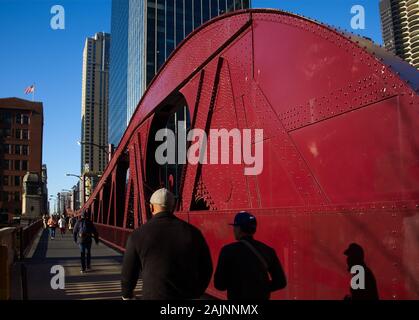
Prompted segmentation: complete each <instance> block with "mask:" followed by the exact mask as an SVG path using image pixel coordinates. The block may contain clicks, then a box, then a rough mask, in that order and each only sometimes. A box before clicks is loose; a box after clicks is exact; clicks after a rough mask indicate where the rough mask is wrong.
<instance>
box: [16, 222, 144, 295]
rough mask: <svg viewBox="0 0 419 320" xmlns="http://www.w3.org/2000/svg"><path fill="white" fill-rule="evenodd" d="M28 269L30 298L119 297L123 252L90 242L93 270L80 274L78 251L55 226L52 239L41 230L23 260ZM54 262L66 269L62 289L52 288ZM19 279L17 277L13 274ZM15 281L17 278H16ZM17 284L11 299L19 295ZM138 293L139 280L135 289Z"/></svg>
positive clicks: (71, 241) (70, 238) (139, 293)
mask: <svg viewBox="0 0 419 320" xmlns="http://www.w3.org/2000/svg"><path fill="white" fill-rule="evenodd" d="M24 264H25V266H26V269H27V283H28V285H27V287H28V290H27V292H28V299H29V300H56V299H59V300H100V299H121V281H120V279H121V267H122V254H120V253H119V252H116V251H114V250H112V249H110V248H109V247H107V246H106V245H104V244H103V243H99V245H96V244H95V243H93V244H92V270H91V271H90V272H88V273H85V274H81V273H80V251H79V248H78V246H77V245H76V244H75V243H74V241H73V238H72V235H71V234H70V233H69V232H68V231H67V233H66V234H65V235H64V236H61V235H60V233H59V229H58V228H57V234H56V237H55V239H54V240H51V239H49V237H48V232H47V230H42V231H41V232H40V233H39V235H38V237H37V238H36V239H35V241H34V244H33V246H32V248H31V250H30V252H29V254H28V255H27V257H26V258H25V260H24ZM54 265H61V266H63V267H64V270H65V288H64V289H56V290H54V289H52V287H51V279H52V277H53V276H54V275H55V274H52V273H51V268H52V267H53V266H54ZM16 278H18V277H16ZM15 282H18V281H15ZM19 287H20V286H19V283H14V288H15V289H14V296H15V297H14V298H15V299H19V298H20V291H21V290H19V289H17V288H19ZM136 296H137V297H140V296H141V281H139V282H138V284H137V288H136Z"/></svg>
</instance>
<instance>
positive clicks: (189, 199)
mask: <svg viewBox="0 0 419 320" xmlns="http://www.w3.org/2000/svg"><path fill="white" fill-rule="evenodd" d="M418 91H419V72H418V70H416V69H414V68H413V67H411V66H409V65H408V64H407V63H406V62H404V61H402V60H401V59H400V58H398V57H395V56H393V55H391V54H390V53H388V52H386V51H385V50H384V49H383V48H380V47H378V46H376V45H374V44H373V43H372V42H370V41H368V40H366V39H363V38H359V37H357V36H354V35H348V34H343V33H342V32H340V31H338V30H335V29H333V28H331V27H329V26H325V25H322V24H319V23H317V22H314V21H312V20H309V19H306V18H304V17H301V16H297V15H293V14H290V13H284V12H280V11H275V10H246V11H240V12H234V13H231V14H227V15H224V16H221V17H218V18H216V19H213V20H211V21H209V22H208V23H206V24H205V25H203V26H202V27H200V28H198V29H197V30H195V31H194V32H193V33H192V34H191V35H190V36H189V37H188V38H187V39H185V41H184V42H182V44H181V45H180V46H178V48H177V49H176V50H175V51H174V52H173V53H172V55H171V56H170V58H169V59H168V61H167V62H166V63H165V64H164V65H163V66H162V68H161V70H160V72H159V73H158V75H156V77H155V78H154V79H153V81H152V83H151V84H150V86H149V87H148V89H147V91H146V93H145V94H144V96H143V97H142V99H141V101H140V102H139V105H138V107H137V109H136V111H135V114H134V116H133V117H132V119H131V122H130V124H129V126H128V128H127V130H126V131H125V133H124V136H123V138H122V140H121V143H120V145H119V146H118V148H117V150H116V151H115V154H114V156H113V158H112V159H111V161H110V163H109V165H108V166H107V168H106V170H105V172H104V174H103V176H102V178H101V180H100V181H99V184H98V186H97V188H96V190H95V191H94V193H93V195H92V196H91V197H90V199H89V200H88V202H87V203H86V204H85V207H84V208H91V209H92V210H95V211H97V212H95V214H94V217H97V219H98V220H99V221H101V222H106V223H105V224H102V225H101V230H102V231H103V235H102V237H103V239H105V240H106V241H108V242H109V243H112V244H113V245H114V246H116V247H118V248H120V249H121V250H123V248H124V246H125V242H126V239H127V236H128V235H129V233H130V232H131V230H130V229H127V228H126V225H127V221H128V219H131V217H130V216H129V215H131V214H134V217H133V218H134V223H135V227H137V226H140V225H141V224H142V223H144V222H145V221H147V219H148V217H149V215H148V213H147V206H146V201H147V200H148V197H149V195H150V194H151V192H152V190H153V189H155V188H157V187H158V185H159V183H160V181H159V180H158V179H160V178H161V177H159V176H158V174H157V172H156V168H157V167H156V165H155V163H154V162H153V161H154V151H155V150H154V149H153V148H154V147H153V146H154V136H153V133H154V132H156V130H157V129H159V128H160V127H159V126H162V124H161V123H162V121H163V120H162V119H165V118H164V117H166V116H167V111H168V110H169V109H170V108H171V106H173V104H176V103H179V102H176V101H180V100H179V99H180V98H182V99H184V100H183V101H185V104H186V105H187V107H188V110H189V114H190V119H191V122H192V128H200V129H203V130H205V131H206V132H208V130H210V129H221V128H225V129H227V130H230V129H232V128H238V129H240V130H242V129H252V130H254V129H263V130H264V139H263V141H254V143H257V144H262V145H263V153H264V157H263V171H262V172H261V173H260V174H259V175H256V176H246V175H244V174H243V169H244V165H202V166H200V165H190V164H187V165H185V166H184V167H183V171H182V180H181V183H180V190H181V191H180V194H179V209H180V210H181V211H179V212H177V214H178V216H179V217H181V218H182V219H185V220H187V221H189V222H190V223H192V224H194V225H196V226H197V227H199V228H200V229H201V230H202V232H203V234H204V235H205V237H206V239H207V241H208V243H209V245H210V248H211V254H212V257H213V261H214V263H216V262H217V258H218V254H219V251H220V249H221V247H222V246H223V245H225V244H226V243H228V242H230V241H233V235H232V230H231V228H230V227H229V226H228V224H227V223H228V222H230V221H231V220H232V217H233V216H234V213H235V212H237V211H238V210H243V209H245V210H250V211H252V212H253V213H254V214H255V215H256V216H257V219H258V226H259V227H258V232H257V234H256V237H257V238H258V239H260V240H262V241H264V242H266V243H268V244H269V245H271V246H272V247H274V248H275V250H276V251H277V253H278V255H279V257H280V260H281V262H282V263H283V264H284V268H285V270H286V273H287V277H288V283H289V285H288V287H287V288H286V289H285V290H283V291H280V292H278V293H275V294H274V296H273V298H276V299H283V298H285V299H341V298H342V297H343V296H344V295H345V294H346V293H347V291H348V287H349V281H348V273H347V269H346V262H345V256H344V255H343V251H344V249H345V248H346V247H347V246H348V245H349V243H351V242H357V243H359V244H361V245H362V246H363V248H364V250H365V255H366V261H367V263H368V265H369V266H370V268H371V269H372V270H373V272H374V273H375V275H376V278H377V283H378V287H379V291H380V296H381V297H382V298H386V299H409V298H415V299H417V298H419V243H418V241H417V236H418V234H419V157H418V155H419V152H418V150H419V135H418V134H417V128H418V127H419V96H418ZM182 103H183V102H182ZM162 110H165V112H162ZM170 110H171V109H170ZM170 110H169V111H170ZM170 112H171V111H170ZM127 161H128V163H129V172H130V177H129V180H128V181H129V183H128V185H129V186H130V187H131V186H132V187H133V188H134V199H133V201H132V203H131V202H130V201H131V199H130V197H129V194H127V192H129V190H130V188H123V182H121V181H125V180H123V179H124V174H125V173H124V170H121V169H118V168H121V164H122V163H125V164H126V163H127ZM123 168H125V167H123ZM117 181H119V183H117ZM117 184H118V186H117ZM105 190H108V191H106V192H105ZM118 190H125V194H121V193H123V192H122V191H118ZM126 190H128V191H126ZM99 195H100V197H99ZM96 197H98V199H100V201H99V203H95V205H94V206H93V202H94V200H93V199H94V198H96ZM124 200H125V201H124ZM201 200H202V201H203V202H201V203H198V202H199V201H201ZM117 201H119V202H118V205H116V203H117ZM203 203H204V204H205V206H206V207H207V210H198V209H203V207H202V206H203ZM131 205H132V206H133V207H134V209H133V213H131V212H130V211H129V208H130V206H131ZM200 206H201V207H200ZM197 208H198V209H197ZM99 210H100V211H99ZM111 212H112V213H113V214H114V216H112V218H113V219H112V221H108V220H109V217H110V214H111ZM115 221H123V228H120V227H115ZM107 223H108V224H109V225H107ZM208 292H209V293H211V294H214V295H216V296H219V297H223V295H222V294H220V293H219V292H217V291H216V290H215V289H214V288H213V286H212V285H211V286H210V287H209V288H208Z"/></svg>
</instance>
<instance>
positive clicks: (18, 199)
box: [14, 192, 20, 202]
mask: <svg viewBox="0 0 419 320" xmlns="http://www.w3.org/2000/svg"><path fill="white" fill-rule="evenodd" d="M14 200H15V202H20V192H15V195H14Z"/></svg>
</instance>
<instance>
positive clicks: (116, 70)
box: [108, 0, 129, 145]
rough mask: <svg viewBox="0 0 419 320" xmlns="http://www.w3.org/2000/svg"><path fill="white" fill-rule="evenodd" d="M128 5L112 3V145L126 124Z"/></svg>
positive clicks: (122, 1)
mask: <svg viewBox="0 0 419 320" xmlns="http://www.w3.org/2000/svg"><path fill="white" fill-rule="evenodd" d="M128 4H129V0H115V1H112V18H111V35H112V44H111V49H110V54H111V56H110V58H111V61H110V67H109V113H108V122H109V125H108V140H109V143H112V144H114V145H117V144H118V142H119V139H120V138H121V137H122V134H123V133H124V130H125V127H126V123H127V80H128V8H129V7H128Z"/></svg>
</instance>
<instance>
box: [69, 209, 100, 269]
mask: <svg viewBox="0 0 419 320" xmlns="http://www.w3.org/2000/svg"><path fill="white" fill-rule="evenodd" d="M73 239H74V242H76V243H77V244H78V245H79V247H80V260H81V270H80V273H85V272H86V271H90V268H91V267H90V265H91V264H90V260H91V254H90V250H91V248H92V239H95V242H96V244H98V243H99V234H98V232H97V230H96V227H95V225H94V224H93V222H92V221H91V220H90V219H89V215H88V214H87V213H86V212H83V213H82V214H81V219H80V220H79V221H77V223H76V225H75V226H74V230H73Z"/></svg>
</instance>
